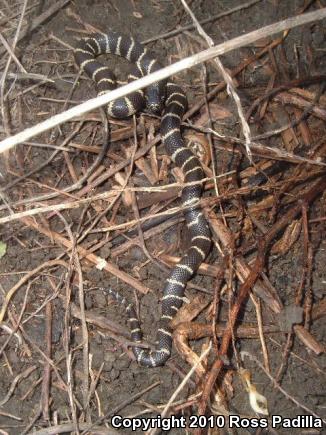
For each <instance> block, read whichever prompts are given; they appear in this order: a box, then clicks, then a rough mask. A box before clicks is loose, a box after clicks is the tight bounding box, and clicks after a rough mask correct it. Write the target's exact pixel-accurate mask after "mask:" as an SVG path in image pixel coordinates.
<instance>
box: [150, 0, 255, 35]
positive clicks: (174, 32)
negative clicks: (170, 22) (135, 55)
mask: <svg viewBox="0 0 326 435" xmlns="http://www.w3.org/2000/svg"><path fill="white" fill-rule="evenodd" d="M260 1H261V0H253V1H249V2H247V3H241V4H240V5H238V6H236V7H235V8H232V9H229V10H228V11H225V12H221V13H219V14H217V15H212V16H211V17H209V18H206V19H205V20H200V21H199V23H200V24H207V23H211V22H212V21H216V20H218V19H219V18H223V17H226V16H228V15H231V14H234V12H238V11H241V10H243V9H247V8H250V7H251V6H253V5H254V4H256V3H258V2H260ZM194 28H195V24H188V25H186V26H183V27H179V28H178V29H175V30H172V31H171V32H166V33H161V34H160V35H158V36H154V37H152V38H149V39H145V40H144V41H142V43H143V44H148V43H150V42H154V41H157V40H161V39H166V38H171V37H172V36H175V35H178V34H179V33H182V32H185V31H186V30H191V29H194Z"/></svg>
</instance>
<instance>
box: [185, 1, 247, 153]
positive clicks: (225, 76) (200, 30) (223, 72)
mask: <svg viewBox="0 0 326 435" xmlns="http://www.w3.org/2000/svg"><path fill="white" fill-rule="evenodd" d="M181 3H182V4H183V6H184V8H185V9H186V11H187V12H188V14H189V15H190V16H191V19H192V20H193V22H194V24H195V26H196V27H197V30H198V33H199V34H200V35H201V36H202V37H203V38H204V39H205V40H206V42H207V45H208V46H209V47H214V41H213V39H212V38H211V37H210V36H208V35H207V33H206V32H205V31H204V29H203V28H202V27H201V25H200V23H199V22H198V20H197V18H196V17H195V15H194V13H193V12H192V10H191V9H190V8H189V6H188V4H187V3H186V0H181ZM214 60H215V62H216V65H217V67H218V69H219V71H220V73H221V75H222V77H223V79H224V81H225V83H226V85H227V86H226V89H227V92H228V94H229V95H231V96H232V98H233V100H234V102H235V105H236V107H237V111H238V115H239V119H240V122H241V125H242V133H243V136H244V137H245V146H246V150H247V156H248V158H249V160H250V161H252V153H251V150H250V144H251V133H250V128H249V125H248V123H247V121H246V118H245V115H244V112H243V109H242V105H241V101H240V98H239V95H238V94H237V92H236V90H235V87H234V85H233V80H232V77H231V76H230V74H229V73H228V72H227V71H226V69H225V68H224V66H223V64H222V62H221V60H220V58H219V57H215V58H214Z"/></svg>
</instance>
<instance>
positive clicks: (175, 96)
mask: <svg viewBox="0 0 326 435" xmlns="http://www.w3.org/2000/svg"><path fill="white" fill-rule="evenodd" d="M105 53H108V54H113V55H117V56H121V57H123V58H125V59H127V60H128V61H130V62H131V63H132V64H134V68H133V70H132V73H131V74H130V75H129V79H128V80H135V79H137V78H139V77H142V76H144V75H147V74H150V73H152V72H154V71H157V70H159V69H160V68H161V66H160V64H159V63H158V62H157V61H156V59H154V58H153V57H152V56H151V54H150V53H148V51H147V50H146V48H144V47H143V46H142V45H141V44H140V43H139V42H137V41H135V39H134V38H132V37H130V36H126V35H123V34H120V33H117V32H109V33H108V34H94V35H92V36H90V37H88V38H83V39H82V40H80V41H79V43H78V45H77V47H76V48H75V52H74V56H75V60H76V63H77V64H78V65H79V67H80V69H81V70H82V71H85V73H86V74H87V75H88V76H89V77H90V78H91V79H92V80H93V81H94V82H95V83H96V86H97V89H98V94H102V93H105V92H109V91H110V90H112V89H114V88H115V86H116V85H115V78H114V76H113V74H112V73H111V71H110V70H109V68H108V67H106V66H104V65H102V64H101V63H99V62H98V61H97V60H96V59H95V58H96V57H97V56H99V55H101V54H105ZM145 103H146V107H147V109H148V110H150V111H152V112H153V113H156V114H157V113H160V111H161V110H162V109H163V116H162V118H161V127H160V132H161V137H162V141H163V143H164V145H165V149H166V151H167V153H168V154H169V155H170V156H171V159H172V161H173V162H174V163H175V164H176V165H177V166H178V167H179V168H181V169H182V171H183V173H184V176H185V183H186V185H185V187H184V188H183V190H182V196H181V198H182V205H183V206H184V207H185V208H186V209H185V212H184V215H185V219H186V222H187V226H188V231H189V235H190V238H191V245H190V247H189V248H188V250H187V252H186V253H185V254H184V255H183V256H182V258H181V260H180V262H179V263H178V264H177V265H176V266H175V267H174V269H173V270H172V272H171V273H170V276H169V277H168V278H167V280H166V283H165V287H164V290H163V298H162V316H161V320H160V325H159V328H158V331H157V342H158V344H157V346H156V349H155V350H147V349H144V348H143V347H137V346H135V347H133V352H134V355H135V357H136V359H137V361H138V362H139V363H140V364H141V365H143V366H146V367H156V366H160V365H163V364H164V363H165V362H166V361H167V360H168V358H169V357H170V355H171V349H172V333H171V329H170V326H169V323H170V321H171V320H172V318H173V317H174V315H175V314H176V312H177V311H178V310H179V308H180V307H181V305H182V302H183V296H184V290H185V287H186V285H187V282H188V281H189V280H190V278H191V277H192V276H193V275H194V274H195V273H196V271H197V269H198V267H199V266H200V264H201V263H202V262H203V261H204V259H205V258H206V256H207V254H208V252H209V250H210V246H211V236H210V230H209V227H208V224H207V221H206V219H205V217H204V215H203V213H202V211H201V208H200V206H199V200H200V198H201V194H202V186H201V184H200V180H201V179H203V178H204V172H203V169H202V166H201V163H200V161H199V159H198V157H196V156H195V155H194V154H193V153H192V151H190V149H189V148H187V147H186V146H185V145H184V142H183V139H182V136H181V132H180V124H181V120H182V117H183V115H184V112H185V110H186V106H187V99H186V96H185V94H184V92H183V90H182V89H181V88H180V87H179V86H177V85H176V84H174V83H171V82H165V81H161V82H159V83H154V84H153V85H150V86H149V87H148V88H146V90H145V92H143V91H142V90H139V91H136V92H134V93H132V94H129V95H128V96H126V97H123V98H120V99H118V100H115V101H113V102H111V103H109V104H108V106H107V113H108V115H109V116H113V117H116V118H125V117H128V116H131V115H133V114H134V113H137V112H139V111H140V110H142V109H143V108H144V106H145ZM191 182H198V183H197V184H187V183H191ZM107 291H108V292H109V293H110V294H112V296H114V297H115V299H116V300H118V301H119V302H120V303H122V304H124V305H125V306H126V311H127V314H128V321H129V325H130V329H131V338H132V341H134V342H135V343H140V342H141V340H142V332H141V329H140V324H139V320H138V318H137V316H136V313H135V309H134V307H133V305H132V304H129V305H128V304H127V302H126V300H125V299H124V298H122V297H121V296H120V295H119V294H117V293H116V292H113V291H112V290H111V289H109V290H107Z"/></svg>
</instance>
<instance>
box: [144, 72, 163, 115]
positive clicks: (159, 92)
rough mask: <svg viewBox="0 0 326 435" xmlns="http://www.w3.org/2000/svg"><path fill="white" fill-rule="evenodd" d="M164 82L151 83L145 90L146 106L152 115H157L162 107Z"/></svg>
mask: <svg viewBox="0 0 326 435" xmlns="http://www.w3.org/2000/svg"><path fill="white" fill-rule="evenodd" d="M165 88H166V81H165V80H163V81H160V82H158V83H153V84H152V85H150V86H148V87H147V88H146V94H145V95H146V106H147V108H148V109H149V110H150V111H151V112H152V113H154V114H156V115H159V114H160V113H161V112H162V110H163V107H164V101H165Z"/></svg>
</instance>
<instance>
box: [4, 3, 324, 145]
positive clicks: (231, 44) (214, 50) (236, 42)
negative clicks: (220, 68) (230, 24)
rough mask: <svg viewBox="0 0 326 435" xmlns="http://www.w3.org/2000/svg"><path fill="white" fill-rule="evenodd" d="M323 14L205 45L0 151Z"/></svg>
mask: <svg viewBox="0 0 326 435" xmlns="http://www.w3.org/2000/svg"><path fill="white" fill-rule="evenodd" d="M324 18H326V8H322V9H319V10H317V11H313V12H309V13H306V14H303V15H299V16H295V17H291V18H287V19H286V20H283V21H279V22H277V23H274V24H271V25H269V26H265V27H262V28H260V29H258V30H255V31H253V32H250V33H247V34H246V35H243V36H238V37H237V38H234V39H231V40H230V41H227V42H224V43H222V44H219V45H217V46H214V47H211V48H208V49H207V50H204V51H202V52H200V53H197V54H195V55H193V56H189V57H187V58H185V59H182V60H180V61H179V62H176V63H174V64H172V65H170V66H167V67H165V68H162V69H161V70H159V71H156V72H154V73H152V74H149V75H147V76H145V77H142V78H140V79H139V80H136V81H134V82H131V83H128V84H127V85H124V86H122V87H120V88H118V89H114V90H113V91H111V92H109V93H106V94H103V95H100V96H98V97H96V98H92V99H90V100H88V101H87V102H85V103H82V104H80V105H78V106H75V107H72V108H71V109H69V110H67V111H66V112H63V113H60V114H58V115H55V116H53V117H51V118H49V119H47V120H45V121H43V122H41V123H39V124H37V125H35V126H33V127H30V128H27V129H26V130H24V131H22V132H20V133H17V134H16V135H14V136H11V137H8V138H7V139H5V140H3V141H2V142H0V152H4V151H6V150H8V149H10V148H12V147H14V146H15V145H17V144H18V143H21V142H24V141H26V140H29V139H30V138H32V137H33V136H35V135H37V134H40V133H42V132H44V131H46V130H49V129H51V128H53V127H56V126H57V125H60V124H62V123H63V122H66V121H68V120H70V119H72V118H74V117H75V116H80V115H82V114H84V113H87V112H89V111H90V110H94V109H96V108H97V107H100V106H103V105H104V104H108V103H109V102H111V101H114V100H116V99H117V98H120V97H123V96H125V95H128V94H130V93H131V92H134V91H136V90H138V89H142V88H145V87H146V86H148V85H150V84H152V83H155V82H158V81H161V80H163V79H165V78H167V77H169V76H171V75H173V74H176V73H178V72H180V71H183V70H185V69H187V68H191V67H193V66H195V65H198V64H199V63H202V62H206V61H207V60H209V59H212V58H213V57H216V56H220V55H222V54H225V53H227V52H229V51H231V50H234V49H237V48H240V47H243V46H245V45H248V44H251V43H253V42H255V41H257V40H258V39H261V38H263V37H264V38H266V37H267V36H270V35H273V34H275V33H279V32H282V31H284V30H288V29H291V28H294V27H297V26H301V25H303V24H308V23H311V22H313V21H319V20H322V19H324Z"/></svg>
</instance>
